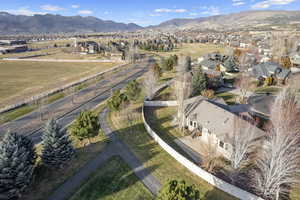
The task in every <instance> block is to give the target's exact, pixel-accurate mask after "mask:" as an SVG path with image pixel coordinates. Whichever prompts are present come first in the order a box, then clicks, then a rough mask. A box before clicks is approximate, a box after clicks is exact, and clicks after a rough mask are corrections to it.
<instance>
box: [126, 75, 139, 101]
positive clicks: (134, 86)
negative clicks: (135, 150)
mask: <svg viewBox="0 0 300 200" xmlns="http://www.w3.org/2000/svg"><path fill="white" fill-rule="evenodd" d="M124 93H125V95H126V97H127V98H128V99H129V100H130V101H136V100H137V99H138V98H139V96H140V93H141V88H140V87H139V83H138V82H137V81H136V80H133V81H131V82H129V83H128V84H127V85H126V87H125V92H124Z"/></svg>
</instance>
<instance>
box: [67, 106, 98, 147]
mask: <svg viewBox="0 0 300 200" xmlns="http://www.w3.org/2000/svg"><path fill="white" fill-rule="evenodd" d="M99 129H100V124H99V120H98V116H97V115H95V114H94V113H93V112H91V111H82V112H81V113H80V115H79V116H78V117H77V119H76V120H75V122H74V123H73V124H72V126H71V127H70V132H71V135H73V136H74V137H76V138H77V139H79V140H80V141H82V140H84V139H88V140H89V142H90V138H92V137H95V136H96V135H98V134H99Z"/></svg>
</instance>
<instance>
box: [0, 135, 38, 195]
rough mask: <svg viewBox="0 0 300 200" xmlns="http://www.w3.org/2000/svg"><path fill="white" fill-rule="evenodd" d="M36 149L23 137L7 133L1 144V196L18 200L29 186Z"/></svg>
mask: <svg viewBox="0 0 300 200" xmlns="http://www.w3.org/2000/svg"><path fill="white" fill-rule="evenodd" d="M35 159H36V155H35V149H34V146H33V143H32V142H31V140H29V139H28V138H26V137H25V136H23V135H17V134H16V133H7V134H6V135H5V136H4V138H3V140H2V141H1V142H0V194H1V195H0V196H1V199H17V198H19V197H21V194H22V192H24V191H25V189H26V188H27V187H28V186H29V184H30V183H31V180H32V175H33V171H34V164H35Z"/></svg>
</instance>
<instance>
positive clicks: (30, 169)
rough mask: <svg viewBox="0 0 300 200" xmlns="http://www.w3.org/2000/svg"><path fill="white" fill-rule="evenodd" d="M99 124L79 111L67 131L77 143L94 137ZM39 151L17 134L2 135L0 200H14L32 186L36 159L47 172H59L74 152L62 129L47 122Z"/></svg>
mask: <svg viewBox="0 0 300 200" xmlns="http://www.w3.org/2000/svg"><path fill="white" fill-rule="evenodd" d="M99 128H100V125H99V124H98V118H97V117H96V116H95V115H94V114H93V113H92V112H90V111H83V112H82V113H81V114H80V116H79V117H78V118H77V119H76V121H75V123H74V124H73V125H72V126H71V128H70V132H71V134H72V135H74V136H75V137H76V138H78V139H79V140H83V139H85V138H88V139H89V138H90V137H93V136H96V135H97V134H98V133H99ZM41 146H42V150H41V153H40V155H37V153H36V150H35V147H34V144H33V142H32V141H31V140H30V139H29V138H27V137H26V136H23V135H20V134H17V133H10V132H8V133H6V134H5V136H4V138H3V139H2V141H1V142H0V199H18V198H20V197H21V196H22V194H23V193H24V192H25V191H26V189H28V186H30V184H31V183H32V180H33V176H34V170H35V167H36V166H37V158H38V156H39V157H40V163H39V164H42V165H44V166H46V167H47V168H49V169H54V170H57V169H62V168H63V167H64V166H66V165H67V164H68V163H69V161H70V160H71V159H72V158H73V157H74V155H75V150H74V147H73V145H72V141H71V140H70V138H69V135H68V134H67V130H66V129H62V127H61V126H60V125H59V124H58V122H57V121H56V120H54V119H50V120H49V121H48V122H47V123H46V125H45V127H44V131H43V135H42V143H41Z"/></svg>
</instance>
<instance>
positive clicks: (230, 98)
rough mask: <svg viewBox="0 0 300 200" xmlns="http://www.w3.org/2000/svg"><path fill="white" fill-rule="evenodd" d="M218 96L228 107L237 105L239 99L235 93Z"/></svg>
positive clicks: (224, 93)
mask: <svg viewBox="0 0 300 200" xmlns="http://www.w3.org/2000/svg"><path fill="white" fill-rule="evenodd" d="M216 96H217V97H220V98H222V99H224V101H225V102H226V103H227V104H228V105H234V104H236V97H237V95H236V94H233V93H230V92H222V93H217V94H216Z"/></svg>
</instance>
